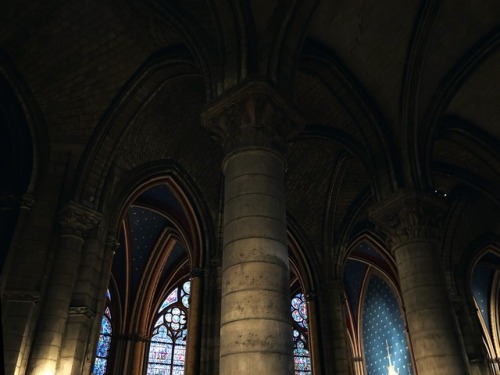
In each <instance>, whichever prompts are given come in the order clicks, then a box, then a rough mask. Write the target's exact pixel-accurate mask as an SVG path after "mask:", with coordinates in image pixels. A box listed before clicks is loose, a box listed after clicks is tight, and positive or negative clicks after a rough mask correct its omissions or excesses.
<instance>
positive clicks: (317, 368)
mask: <svg viewBox="0 0 500 375" xmlns="http://www.w3.org/2000/svg"><path fill="white" fill-rule="evenodd" d="M305 297H306V306H307V320H308V324H309V330H308V332H309V337H308V340H309V355H310V356H311V367H312V372H313V374H322V373H323V372H322V371H321V368H322V367H321V358H320V357H321V350H320V346H319V341H318V334H319V329H318V320H319V319H318V312H317V310H316V303H317V302H316V300H317V298H316V294H315V293H314V292H310V293H307V294H306V295H305Z"/></svg>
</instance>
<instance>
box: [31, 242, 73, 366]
mask: <svg viewBox="0 0 500 375" xmlns="http://www.w3.org/2000/svg"><path fill="white" fill-rule="evenodd" d="M82 245H83V239H82V238H81V237H77V236H73V235H63V236H61V237H60V239H59V251H58V254H57V256H56V259H55V261H54V267H53V271H52V277H51V280H50V284H49V290H48V292H47V295H46V297H45V301H44V304H43V308H42V313H41V317H40V322H39V325H38V333H37V336H36V338H35V342H34V344H33V349H32V353H31V357H30V364H29V371H30V373H31V374H46V373H55V371H56V367H57V363H58V360H59V354H60V350H61V343H62V337H63V334H64V330H65V328H66V321H67V319H68V308H69V304H70V300H71V293H72V292H73V287H74V284H75V279H76V273H77V271H78V264H79V262H80V252H81V247H82Z"/></svg>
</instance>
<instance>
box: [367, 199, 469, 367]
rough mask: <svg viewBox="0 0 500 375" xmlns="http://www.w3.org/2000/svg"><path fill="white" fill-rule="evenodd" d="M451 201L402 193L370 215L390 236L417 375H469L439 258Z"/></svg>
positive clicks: (388, 200) (381, 204)
mask: <svg viewBox="0 0 500 375" xmlns="http://www.w3.org/2000/svg"><path fill="white" fill-rule="evenodd" d="M446 210H447V202H446V201H445V200H444V199H443V198H441V197H439V196H436V195H434V194H431V193H428V192H422V191H417V190H413V189H403V190H401V191H398V192H396V193H394V195H393V196H392V197H389V199H387V200H386V201H384V202H381V203H379V204H378V206H376V207H375V209H374V210H373V211H372V213H371V216H372V219H373V220H374V221H375V222H376V223H377V224H378V225H379V226H380V228H381V229H382V230H383V231H385V232H386V234H388V237H389V241H390V244H391V248H392V252H393V254H394V256H395V258H396V266H397V270H398V276H399V284H400V288H401V296H402V298H403V303H404V308H405V311H406V318H407V322H408V331H409V336H410V341H411V344H412V349H413V356H414V358H415V365H416V368H417V373H418V374H419V375H426V374H440V375H459V374H469V373H470V369H469V364H468V361H467V359H466V354H465V349H464V346H463V341H462V338H461V336H460V334H459V332H458V324H457V320H456V317H455V314H454V312H453V308H452V305H451V300H450V295H449V293H448V288H447V285H446V280H445V276H444V272H443V268H442V264H441V258H440V256H439V238H441V227H442V223H443V221H444V218H445V213H446Z"/></svg>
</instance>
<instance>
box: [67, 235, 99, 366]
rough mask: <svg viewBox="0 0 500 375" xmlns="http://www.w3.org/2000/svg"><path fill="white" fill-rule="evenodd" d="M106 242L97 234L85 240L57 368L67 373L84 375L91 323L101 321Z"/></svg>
mask: <svg viewBox="0 0 500 375" xmlns="http://www.w3.org/2000/svg"><path fill="white" fill-rule="evenodd" d="M103 258H104V245H103V244H102V241H100V240H99V238H98V234H97V233H93V234H92V236H91V237H89V238H87V239H86V240H85V244H84V246H83V254H82V261H81V264H80V267H79V271H78V279H77V280H76V283H75V288H74V291H73V294H72V297H71V306H70V308H69V316H68V322H67V324H66V332H65V334H64V340H63V345H62V348H61V359H60V363H59V367H58V371H59V372H61V373H64V374H68V375H70V374H74V375H77V374H81V373H82V369H83V364H84V360H85V353H86V349H87V345H88V344H89V339H90V338H91V337H93V335H91V331H92V323H93V321H94V320H100V318H101V316H102V312H101V311H97V301H98V300H101V299H104V295H105V294H104V292H103V293H102V295H99V292H100V283H99V282H100V278H101V272H102V267H103V261H104V259H103Z"/></svg>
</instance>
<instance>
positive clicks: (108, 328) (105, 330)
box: [101, 316, 112, 335]
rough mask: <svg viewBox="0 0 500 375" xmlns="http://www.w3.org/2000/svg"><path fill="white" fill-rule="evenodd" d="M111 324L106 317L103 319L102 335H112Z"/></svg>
mask: <svg viewBox="0 0 500 375" xmlns="http://www.w3.org/2000/svg"><path fill="white" fill-rule="evenodd" d="M111 331H112V330H111V322H110V321H109V319H108V318H106V317H105V316H103V317H102V321H101V333H105V334H108V335H111Z"/></svg>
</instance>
